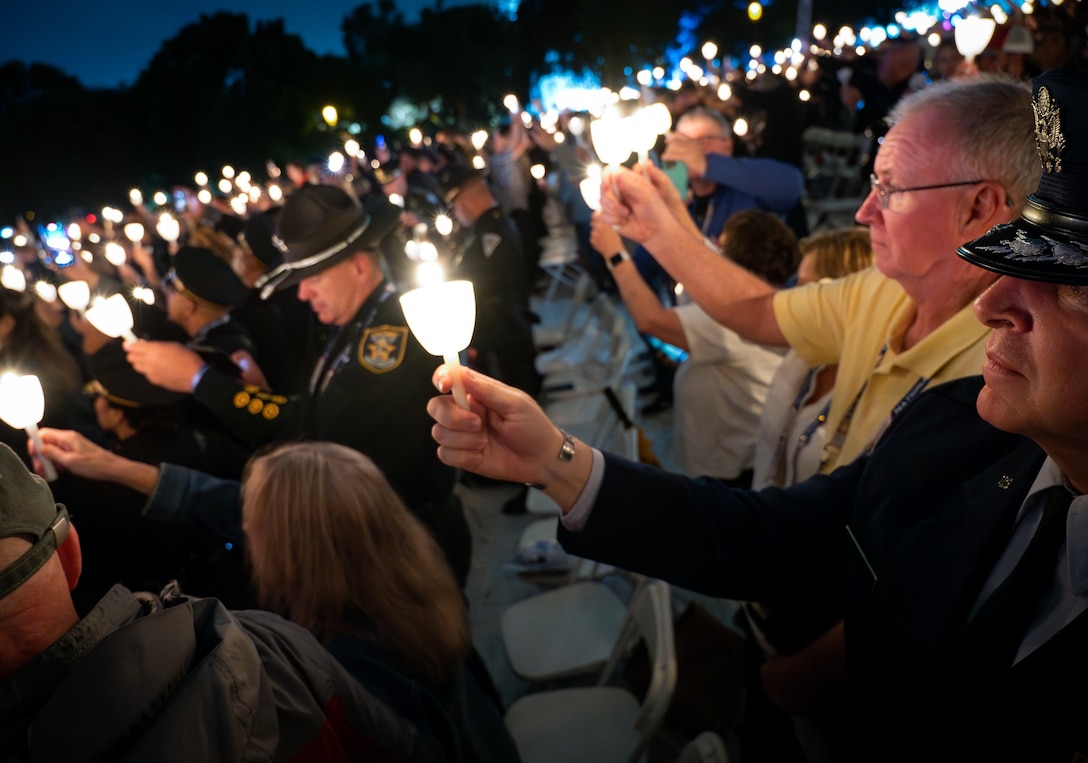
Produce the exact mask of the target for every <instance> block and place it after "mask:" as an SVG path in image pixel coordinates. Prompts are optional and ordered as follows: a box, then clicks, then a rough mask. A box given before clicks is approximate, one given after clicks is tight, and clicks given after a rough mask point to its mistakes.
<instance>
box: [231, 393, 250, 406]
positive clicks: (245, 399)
mask: <svg viewBox="0 0 1088 763" xmlns="http://www.w3.org/2000/svg"><path fill="white" fill-rule="evenodd" d="M247 405H249V393H248V392H239V393H238V394H237V395H235V396H234V407H235V408H245V407H246V406H247Z"/></svg>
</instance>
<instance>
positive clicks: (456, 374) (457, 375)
mask: <svg viewBox="0 0 1088 763" xmlns="http://www.w3.org/2000/svg"><path fill="white" fill-rule="evenodd" d="M442 359H443V360H445V361H446V365H447V366H448V367H449V369H450V376H452V377H453V399H454V400H455V401H457V405H459V406H461V407H462V408H464V409H465V410H466V411H467V410H468V395H466V394H465V383H464V381H462V379H461V361H460V360H458V358H457V353H456V352H447V353H445V354H444V355H443V356H442Z"/></svg>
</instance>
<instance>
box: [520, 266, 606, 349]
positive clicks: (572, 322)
mask: <svg viewBox="0 0 1088 763" xmlns="http://www.w3.org/2000/svg"><path fill="white" fill-rule="evenodd" d="M592 292H593V278H592V277H591V276H590V275H589V273H587V272H585V271H582V272H581V273H579V274H578V278H577V280H576V281H575V282H574V291H573V293H572V294H571V296H570V299H569V301H568V300H565V299H560V298H553V299H550V300H547V301H536V302H534V304H533V312H535V313H537V315H539V316H540V318H541V322H540V323H539V324H537V325H534V326H533V344H534V345H535V346H536V347H537V349H539V350H551V349H554V348H556V347H559V346H560V345H562V344H565V343H566V342H567V341H569V340H570V338H571V337H572V336H574V332H575V331H576V330H577V329H578V328H579V327H580V326H582V325H584V324H585V322H586V321H587V320H588V319H589V313H590V310H589V298H590V295H591V294H592ZM568 302H569V304H568Z"/></svg>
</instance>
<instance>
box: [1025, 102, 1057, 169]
mask: <svg viewBox="0 0 1088 763" xmlns="http://www.w3.org/2000/svg"><path fill="white" fill-rule="evenodd" d="M1031 109H1032V111H1034V112H1035V148H1036V150H1037V151H1038V152H1039V159H1041V160H1042V162H1043V170H1044V171H1045V172H1048V173H1058V172H1061V171H1062V158H1061V156H1060V154H1061V152H1062V151H1063V150H1064V149H1065V135H1063V134H1062V122H1061V114H1060V112H1059V111H1058V104H1057V102H1056V101H1054V100H1053V99H1051V97H1050V91H1049V90H1047V89H1046V88H1045V87H1041V88H1039V92H1038V93H1037V94H1036V95H1035V100H1033V101H1032V102H1031Z"/></svg>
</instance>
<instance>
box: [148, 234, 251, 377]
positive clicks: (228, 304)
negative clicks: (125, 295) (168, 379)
mask: <svg viewBox="0 0 1088 763" xmlns="http://www.w3.org/2000/svg"><path fill="white" fill-rule="evenodd" d="M163 291H165V292H166V314H167V316H168V317H169V318H170V321H171V322H173V323H175V324H176V325H178V326H181V328H183V329H184V330H185V333H186V334H188V335H189V341H188V343H187V344H188V346H189V347H190V348H192V349H194V350H196V351H197V352H198V353H200V354H201V355H204V356H205V359H208V357H209V356H211V355H215V354H219V355H222V356H225V357H226V358H229V357H230V356H231V354H233V353H235V352H237V351H239V350H245V351H246V352H248V353H250V355H254V356H255V355H256V352H257V350H256V347H255V346H254V344H253V337H252V335H251V334H250V332H249V330H248V329H246V327H245V326H243V325H242V324H241V323H239V322H238V321H237V320H234V319H233V317H232V316H231V310H232V309H233V308H234V307H235V306H237V305H239V304H241V303H242V302H243V301H244V300H245V298H246V287H245V285H244V284H243V283H242V282H241V281H240V280H239V279H238V276H237V275H235V274H234V271H233V270H232V269H231V267H230V265H229V264H228V263H227V262H226V260H223V259H220V258H219V257H218V256H216V254H215V252H213V251H212V250H211V249H205V248H204V247H200V246H183V247H181V249H179V250H178V251H177V254H175V255H174V258H173V264H172V267H171V268H170V270H168V271H167V272H166V275H165V276H164V277H163Z"/></svg>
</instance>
